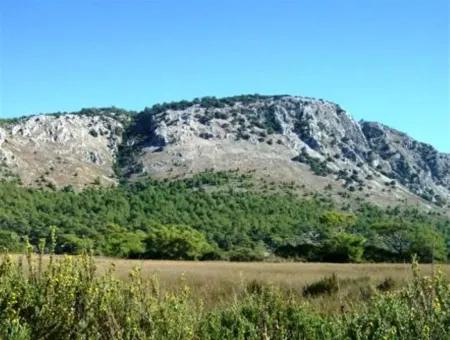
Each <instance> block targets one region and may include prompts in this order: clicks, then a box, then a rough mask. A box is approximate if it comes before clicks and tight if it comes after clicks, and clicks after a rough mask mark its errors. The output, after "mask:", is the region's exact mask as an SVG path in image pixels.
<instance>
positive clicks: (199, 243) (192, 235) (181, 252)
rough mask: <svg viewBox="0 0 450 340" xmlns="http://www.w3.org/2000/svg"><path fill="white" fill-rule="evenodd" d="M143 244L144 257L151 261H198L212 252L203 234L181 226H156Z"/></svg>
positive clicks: (211, 247)
mask: <svg viewBox="0 0 450 340" xmlns="http://www.w3.org/2000/svg"><path fill="white" fill-rule="evenodd" d="M145 243H146V248H147V251H146V253H145V255H146V257H148V258H152V259H161V258H162V259H173V260H181V259H185V260H198V259H201V258H203V257H206V256H207V255H208V254H211V253H212V252H213V250H214V248H213V246H211V245H210V244H209V243H208V241H207V240H206V238H205V235H204V234H202V233H201V232H199V231H197V230H195V229H192V228H191V227H188V226H183V225H163V226H156V227H154V228H152V230H151V232H150V233H149V234H148V236H147V238H146V240H145Z"/></svg>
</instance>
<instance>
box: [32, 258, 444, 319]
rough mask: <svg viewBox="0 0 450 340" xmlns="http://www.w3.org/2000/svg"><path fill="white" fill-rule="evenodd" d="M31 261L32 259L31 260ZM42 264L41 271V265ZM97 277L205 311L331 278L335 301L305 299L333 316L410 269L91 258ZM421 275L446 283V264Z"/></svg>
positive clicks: (406, 277) (399, 282) (401, 280)
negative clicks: (142, 283) (136, 284)
mask: <svg viewBox="0 0 450 340" xmlns="http://www.w3.org/2000/svg"><path fill="white" fill-rule="evenodd" d="M35 259H36V260H37V257H35ZM47 260H48V259H47V257H45V258H44V265H45V262H46V261H47ZM95 261H96V262H95V263H96V266H97V270H98V272H104V271H106V270H108V269H109V268H111V267H112V266H113V267H114V273H115V274H114V275H115V276H116V277H118V278H120V279H125V280H126V279H127V278H128V274H129V272H130V271H131V270H132V269H133V268H139V269H140V270H141V272H142V275H143V277H144V278H155V277H156V278H157V279H158V281H159V283H160V287H161V290H162V291H176V290H178V289H180V288H182V287H184V286H186V285H187V286H188V287H190V288H191V290H192V292H193V296H194V297H198V298H201V299H202V300H203V301H204V303H205V304H206V306H216V305H219V304H223V303H224V304H226V303H228V302H230V300H232V299H233V298H235V297H236V296H238V295H239V293H241V292H242V291H243V290H244V289H245V288H246V287H247V285H248V284H249V283H254V282H257V283H258V284H267V285H274V286H277V287H281V288H282V289H283V290H286V291H289V292H293V293H295V294H296V295H299V296H300V295H302V291H303V288H304V287H305V285H308V284H311V283H313V282H317V281H318V280H320V279H322V278H324V277H326V276H330V275H332V274H333V273H335V274H336V275H337V277H338V279H339V282H340V283H341V287H340V291H339V294H338V295H336V296H326V295H325V296H319V297H317V298H313V299H308V301H309V302H312V303H313V304H314V305H317V307H318V308H319V309H320V310H322V311H325V312H326V311H334V310H336V309H340V308H343V307H345V308H346V307H349V308H353V307H352V305H353V304H354V303H356V302H358V301H360V300H361V299H365V298H368V297H369V296H370V295H371V294H372V293H373V291H375V287H376V286H377V285H379V284H380V283H381V282H383V281H384V280H385V279H386V278H391V279H392V280H393V281H394V282H395V285H396V287H401V286H404V285H405V284H406V283H407V282H408V281H410V279H411V278H412V270H411V265H410V264H390V263H377V264H370V263H364V264H335V263H295V262H285V263H264V262H239V263H236V262H221V261H211V262H194V261H156V260H124V259H112V258H105V257H96V260H95ZM420 267H421V272H422V274H423V275H431V274H432V272H433V270H437V269H438V268H440V269H441V270H442V271H443V273H444V274H445V275H446V276H448V277H450V264H444V265H434V268H433V265H431V264H423V265H421V266H420Z"/></svg>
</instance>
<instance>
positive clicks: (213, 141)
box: [0, 95, 450, 207]
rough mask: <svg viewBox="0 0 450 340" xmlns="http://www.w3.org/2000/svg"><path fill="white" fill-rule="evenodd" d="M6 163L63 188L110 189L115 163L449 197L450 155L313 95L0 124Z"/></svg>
mask: <svg viewBox="0 0 450 340" xmlns="http://www.w3.org/2000/svg"><path fill="white" fill-rule="evenodd" d="M122 131H124V133H123V134H122ZM0 159H2V160H3V163H2V164H3V167H4V168H6V169H7V172H8V174H9V173H14V174H16V175H18V176H19V177H20V178H21V179H22V181H23V182H24V183H25V184H34V183H35V182H36V181H37V180H39V178H42V176H44V177H45V178H46V179H48V180H50V181H53V182H54V183H55V185H57V186H62V185H67V184H75V185H78V186H82V185H85V184H88V183H91V182H92V181H93V179H95V178H97V177H100V178H102V182H103V183H105V184H106V183H109V182H114V181H115V180H117V177H115V175H114V171H113V167H114V164H115V163H117V164H116V169H119V172H120V173H121V175H122V176H124V177H125V178H127V179H130V180H134V179H137V178H141V177H145V176H152V177H156V178H163V177H176V176H188V175H190V174H193V173H196V172H200V171H204V170H207V169H214V170H231V169H233V170H234V169H240V170H242V171H249V170H250V171H254V172H255V175H256V176H260V177H263V178H271V179H272V180H277V181H283V182H295V183H297V184H300V185H303V187H304V188H306V190H311V191H314V190H324V189H325V188H328V189H329V188H332V189H334V190H331V191H330V195H332V193H334V194H339V195H341V196H342V195H344V194H345V193H346V194H348V192H355V194H357V195H360V196H361V197H371V198H372V199H373V200H374V201H376V202H380V203H385V204H391V203H393V204H395V203H398V202H399V201H400V200H409V201H410V202H414V203H415V202H422V203H424V202H426V203H427V204H431V203H434V204H436V205H439V206H442V207H447V204H448V203H447V202H448V201H449V200H450V155H449V154H443V153H439V152H437V151H436V150H435V149H433V148H432V147H431V146H429V145H427V144H423V143H420V142H417V141H415V140H413V139H412V138H410V137H408V136H407V135H405V134H403V133H401V132H398V131H396V130H394V129H391V128H389V127H386V126H383V125H381V124H378V123H370V122H357V121H355V120H353V119H352V118H351V117H350V116H349V115H348V114H347V113H346V112H345V111H344V110H343V109H342V108H341V107H340V106H339V105H336V104H334V103H331V102H328V101H324V100H320V99H313V98H307V97H293V96H257V95H255V96H238V97H231V98H224V99H215V98H203V99H201V100H194V101H192V102H186V101H182V102H178V103H170V104H163V105H155V106H154V107H152V108H151V109H145V110H144V111H142V112H141V113H139V114H137V115H126V114H123V111H122V114H114V113H113V112H112V113H111V111H108V115H105V114H104V113H102V112H94V114H91V115H82V114H81V115H80V114H77V115H71V114H69V115H63V116H60V117H53V116H36V117H32V118H29V119H25V120H23V121H20V122H18V123H16V124H9V125H6V126H3V128H0ZM51 168H52V169H53V170H51ZM75 173H78V177H77V176H75ZM328 189H327V190H328ZM419 197H420V198H419Z"/></svg>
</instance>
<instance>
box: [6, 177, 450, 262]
mask: <svg viewBox="0 0 450 340" xmlns="http://www.w3.org/2000/svg"><path fill="white" fill-rule="evenodd" d="M0 202H1V204H0V248H1V249H2V250H3V251H8V252H22V251H23V249H24V245H25V244H26V243H27V242H29V243H30V244H31V245H32V246H33V247H34V248H35V249H38V248H39V247H41V248H45V249H44V250H45V251H48V246H47V248H46V247H45V244H49V242H48V241H49V237H50V235H51V234H52V233H54V234H55V237H56V245H55V252H56V253H68V254H80V253H84V252H90V253H92V254H93V255H105V256H113V257H122V258H141V259H146V258H149V259H186V260H230V261H277V260H296V261H326V262H405V261H406V262H409V261H410V259H411V257H412V256H413V255H416V256H417V258H418V260H419V261H421V262H431V261H432V260H436V261H440V262H445V261H447V259H448V258H449V256H450V219H449V218H448V217H445V216H443V215H440V214H439V213H437V212H433V211H429V212H425V211H420V210H419V209H417V208H414V207H406V206H402V207H400V206H399V207H388V208H380V207H377V206H375V205H371V204H369V203H361V204H359V205H357V206H356V205H353V206H352V205H350V204H346V205H343V204H338V203H337V202H333V201H332V200H330V199H328V198H327V197H326V195H325V194H324V195H321V194H313V195H310V196H307V197H304V196H300V195H299V194H298V193H296V192H294V190H293V189H292V188H290V187H289V185H286V186H278V187H277V186H273V187H270V186H268V185H266V184H265V185H255V182H254V181H253V180H252V177H251V175H249V174H240V173H238V172H236V171H231V172H204V173H201V174H198V175H196V176H193V177H192V178H185V179H175V180H143V181H139V182H134V183H131V182H128V183H121V184H120V185H118V186H116V187H109V188H102V187H99V186H92V187H90V188H87V189H85V190H83V191H81V192H77V191H75V190H73V189H72V188H71V187H66V188H64V189H61V190H55V189H49V188H45V189H42V188H40V189H37V188H25V187H22V186H20V185H19V184H17V183H14V182H7V181H2V182H1V183H0Z"/></svg>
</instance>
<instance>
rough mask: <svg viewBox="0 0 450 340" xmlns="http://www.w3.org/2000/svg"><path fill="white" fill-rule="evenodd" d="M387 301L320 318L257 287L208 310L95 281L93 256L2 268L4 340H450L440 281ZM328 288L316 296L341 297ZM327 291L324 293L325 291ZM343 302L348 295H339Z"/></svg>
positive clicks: (183, 293) (138, 281) (134, 281)
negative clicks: (229, 302) (334, 295)
mask: <svg viewBox="0 0 450 340" xmlns="http://www.w3.org/2000/svg"><path fill="white" fill-rule="evenodd" d="M413 270H414V279H413V281H412V282H411V284H410V285H409V286H408V287H406V288H404V289H402V290H400V291H397V292H389V293H385V294H382V293H378V294H376V295H375V296H373V297H372V298H368V299H367V301H362V302H361V303H360V304H359V305H357V306H355V308H354V309H353V310H351V311H349V312H347V313H338V314H334V315H325V314H324V315H321V314H319V312H320V311H313V309H312V304H311V305H310V304H309V303H308V301H309V300H308V299H305V300H303V301H302V300H301V298H300V297H298V296H294V295H291V294H289V293H287V292H285V291H281V290H280V289H278V288H276V287H272V286H267V285H264V284H261V283H258V282H251V283H250V284H249V285H248V286H247V288H246V289H245V290H244V291H243V292H242V293H240V294H239V295H237V296H236V298H235V299H234V302H232V303H231V304H226V305H221V304H218V305H217V306H215V307H213V308H212V309H209V310H205V308H204V307H203V305H202V302H201V301H199V300H194V299H193V298H192V295H191V293H190V290H189V289H188V288H187V287H185V286H184V285H180V287H179V288H178V290H177V291H176V292H174V293H162V290H161V289H160V288H159V283H158V281H157V280H154V279H146V280H144V279H143V278H142V275H141V273H140V271H139V270H137V269H136V270H133V271H132V272H131V273H130V275H129V279H128V280H118V279H116V278H115V277H114V268H113V267H111V268H110V269H109V270H107V271H106V272H105V273H104V274H99V273H97V272H96V268H95V263H94V260H93V258H91V257H89V256H77V257H64V258H61V259H53V258H52V257H50V259H49V263H43V262H42V258H40V260H38V261H37V263H34V261H32V259H31V255H30V254H29V255H28V256H27V261H26V262H25V263H22V261H21V260H20V259H19V260H18V261H13V260H12V258H11V257H9V256H5V257H4V259H3V260H2V261H1V264H0V339H449V336H450V332H449V329H450V313H449V311H450V284H449V282H448V281H447V280H446V279H445V278H444V277H443V275H442V274H441V273H439V272H438V273H437V274H436V275H435V276H433V277H432V278H431V277H421V276H420V273H419V272H418V269H417V266H416V265H414V267H413ZM333 282H336V284H337V278H336V277H335V276H332V277H329V278H326V279H325V280H323V282H322V283H321V284H320V285H317V284H316V285H315V286H314V287H316V288H314V289H313V288H311V286H313V285H311V286H310V288H308V291H310V292H313V291H315V292H316V291H325V292H327V291H330V290H331V291H334V289H335V288H334V287H335V283H333ZM319 286H320V287H328V288H325V289H323V288H320V289H319V288H317V287H319ZM338 294H339V292H338Z"/></svg>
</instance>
